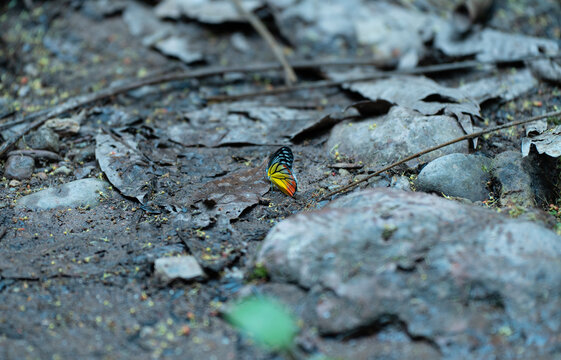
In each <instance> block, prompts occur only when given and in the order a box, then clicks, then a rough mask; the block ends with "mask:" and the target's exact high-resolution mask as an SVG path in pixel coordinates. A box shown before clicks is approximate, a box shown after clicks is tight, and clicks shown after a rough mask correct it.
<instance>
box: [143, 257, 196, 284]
mask: <svg viewBox="0 0 561 360" xmlns="http://www.w3.org/2000/svg"><path fill="white" fill-rule="evenodd" d="M154 270H155V271H154V272H155V274H156V276H158V277H160V278H161V279H163V280H165V281H171V280H174V279H183V280H193V279H197V278H203V277H205V273H204V272H203V269H202V268H201V266H200V265H199V263H198V262H197V260H196V259H195V258H194V257H193V256H178V257H165V258H159V259H156V261H155V262H154Z"/></svg>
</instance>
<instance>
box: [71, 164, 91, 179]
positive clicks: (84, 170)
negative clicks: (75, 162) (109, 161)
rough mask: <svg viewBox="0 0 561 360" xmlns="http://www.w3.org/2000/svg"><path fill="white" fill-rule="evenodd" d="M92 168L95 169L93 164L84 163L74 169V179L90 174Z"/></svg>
mask: <svg viewBox="0 0 561 360" xmlns="http://www.w3.org/2000/svg"><path fill="white" fill-rule="evenodd" d="M93 169H95V166H93V165H86V166H84V167H81V168H79V169H77V170H76V171H74V175H75V176H76V179H83V178H85V177H87V176H88V175H90V174H91V172H92V170H93Z"/></svg>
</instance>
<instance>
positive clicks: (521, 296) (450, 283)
mask: <svg viewBox="0 0 561 360" xmlns="http://www.w3.org/2000/svg"><path fill="white" fill-rule="evenodd" d="M256 261H257V262H259V263H262V264H263V266H265V268H266V269H267V271H268V274H269V276H270V278H271V280H272V281H273V282H280V283H290V284H295V285H297V286H299V287H300V288H302V289H306V290H307V294H306V298H305V299H304V300H302V299H300V300H298V301H297V304H295V303H293V304H292V305H293V306H296V307H303V306H305V307H307V308H306V309H303V310H302V312H303V313H306V314H308V320H307V321H309V322H311V325H312V326H316V327H317V329H318V330H319V331H320V333H323V334H348V333H349V332H351V333H352V332H356V331H361V330H362V329H372V328H377V329H380V328H381V327H382V326H385V327H386V328H387V327H389V326H392V325H393V326H396V327H397V329H398V330H397V333H398V335H400V336H402V337H403V338H404V339H405V340H406V341H409V342H412V341H415V340H417V341H418V340H419V339H422V340H421V341H423V342H426V343H428V344H430V345H431V346H432V347H434V348H436V349H437V350H438V351H439V352H440V354H441V357H442V358H444V359H468V358H469V359H474V358H477V359H483V358H508V357H511V356H512V355H513V354H516V355H515V356H514V357H516V358H525V359H527V358H531V357H540V358H548V357H549V356H551V355H553V354H554V353H555V351H558V343H559V342H558V339H559V338H558V336H559V333H560V332H561V312H559V308H560V306H561V293H560V292H559V291H557V290H556V289H558V288H559V284H560V283H561V271H560V270H559V269H561V237H559V236H558V235H556V234H555V233H554V232H553V231H551V230H549V229H546V228H544V227H542V226H540V225H539V224H537V223H534V222H528V221H520V220H519V219H511V218H509V217H507V216H505V215H504V214H502V213H497V212H495V211H492V210H489V209H486V208H481V207H477V206H473V205H464V204H459V203H457V202H455V201H450V200H446V199H443V198H440V197H437V196H434V195H428V194H423V193H411V192H404V191H399V190H393V189H374V190H367V191H361V192H357V193H353V194H351V195H348V196H345V197H342V198H340V199H338V200H336V201H334V202H332V203H331V204H330V205H328V206H327V207H325V208H323V209H321V210H317V211H313V212H308V213H301V214H298V215H296V216H293V217H291V218H289V219H287V220H285V221H283V222H281V223H279V224H277V225H276V226H275V227H274V228H273V229H272V230H271V231H270V232H269V234H268V235H267V237H266V238H265V240H264V243H263V246H262V248H261V250H260V251H259V253H258V256H257V259H256ZM390 341H391V340H389V339H388V341H387V342H388V344H389V343H390Z"/></svg>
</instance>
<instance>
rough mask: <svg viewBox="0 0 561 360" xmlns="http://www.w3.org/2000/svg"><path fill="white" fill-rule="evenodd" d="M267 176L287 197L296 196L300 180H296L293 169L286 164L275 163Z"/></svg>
mask: <svg viewBox="0 0 561 360" xmlns="http://www.w3.org/2000/svg"><path fill="white" fill-rule="evenodd" d="M267 176H268V177H269V180H271V182H272V183H273V184H274V185H275V186H276V187H277V188H279V190H280V191H282V192H283V193H285V194H286V195H288V196H294V194H295V193H296V190H297V189H298V180H296V176H294V173H293V172H292V169H290V168H289V167H288V166H286V165H285V164H281V163H273V165H271V166H270V167H269V170H268V171H267Z"/></svg>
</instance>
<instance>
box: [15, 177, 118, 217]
mask: <svg viewBox="0 0 561 360" xmlns="http://www.w3.org/2000/svg"><path fill="white" fill-rule="evenodd" d="M108 186H109V183H107V182H106V181H102V180H98V179H91V178H90V179H82V180H76V181H72V182H69V183H66V184H63V185H60V186H57V187H54V188H49V189H45V190H42V191H38V192H36V193H34V194H31V195H27V196H24V197H22V198H21V199H19V200H18V203H17V205H16V208H18V209H22V208H26V209H31V210H48V209H55V208H61V207H64V208H74V207H78V206H90V207H94V206H96V205H97V204H99V200H100V198H101V194H100V192H103V193H104V194H107V187H108Z"/></svg>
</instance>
